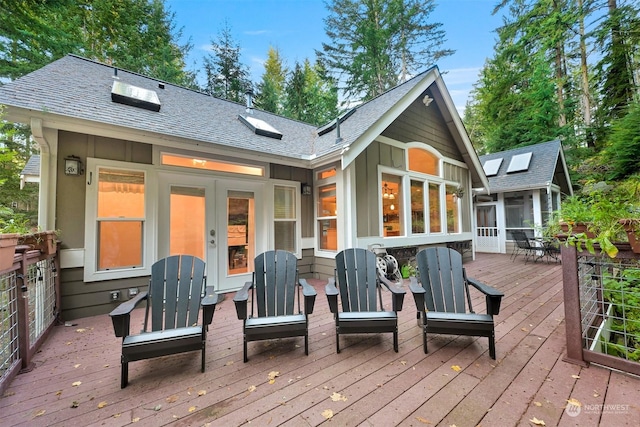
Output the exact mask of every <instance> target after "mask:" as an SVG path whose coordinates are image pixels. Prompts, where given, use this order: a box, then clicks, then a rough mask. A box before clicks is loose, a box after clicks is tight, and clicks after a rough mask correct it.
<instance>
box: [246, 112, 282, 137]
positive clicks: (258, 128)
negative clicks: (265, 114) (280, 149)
mask: <svg viewBox="0 0 640 427" xmlns="http://www.w3.org/2000/svg"><path fill="white" fill-rule="evenodd" d="M238 120H240V121H241V122H242V123H244V124H245V126H246V127H248V128H249V129H251V130H252V131H253V133H255V134H256V135H262V136H268V137H269V138H274V139H282V132H280V131H279V130H277V129H276V128H274V127H273V126H271V125H270V124H269V123H267V122H265V121H264V120H260V119H256V118H255V117H252V116H242V115H240V116H238Z"/></svg>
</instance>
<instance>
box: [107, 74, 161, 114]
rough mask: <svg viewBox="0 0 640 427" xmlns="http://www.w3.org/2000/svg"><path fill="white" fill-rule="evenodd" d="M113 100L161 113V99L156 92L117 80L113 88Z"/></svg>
mask: <svg viewBox="0 0 640 427" xmlns="http://www.w3.org/2000/svg"><path fill="white" fill-rule="evenodd" d="M111 100H112V101H113V102H117V103H119V104H124V105H130V106H132V107H138V108H142V109H145V110H149V111H156V112H157V111H160V99H159V98H158V94H156V93H155V92H154V91H152V90H148V89H143V88H141V87H137V86H133V85H130V84H128V83H124V82H121V81H117V80H116V81H114V82H113V86H112V87H111Z"/></svg>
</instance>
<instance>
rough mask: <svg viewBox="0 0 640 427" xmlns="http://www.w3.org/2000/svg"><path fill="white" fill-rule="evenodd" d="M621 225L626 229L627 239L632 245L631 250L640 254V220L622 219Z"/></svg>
mask: <svg viewBox="0 0 640 427" xmlns="http://www.w3.org/2000/svg"><path fill="white" fill-rule="evenodd" d="M618 222H620V224H622V226H623V227H624V231H626V232H627V239H629V244H630V245H631V250H632V251H633V252H634V253H636V254H640V236H639V235H637V234H636V229H639V230H640V220H638V219H621V220H620V221H618Z"/></svg>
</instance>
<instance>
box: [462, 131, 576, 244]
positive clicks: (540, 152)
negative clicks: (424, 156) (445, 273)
mask: <svg viewBox="0 0 640 427" xmlns="http://www.w3.org/2000/svg"><path fill="white" fill-rule="evenodd" d="M480 162H481V164H482V167H483V169H484V172H485V174H486V176H487V178H488V180H489V188H483V189H479V190H476V191H475V194H474V202H475V204H474V211H475V218H476V237H477V243H476V250H477V251H478V252H496V253H506V252H507V251H510V250H511V249H512V245H513V244H514V241H513V238H512V237H511V232H512V231H514V230H522V231H524V232H525V233H526V234H527V236H529V237H530V238H532V237H536V235H537V234H539V232H540V229H541V228H542V227H543V226H544V225H545V224H546V223H547V220H548V218H549V214H550V213H551V212H553V211H555V210H557V209H558V208H559V206H560V199H561V196H562V195H571V194H573V190H572V187H571V178H570V177H569V171H568V169H567V164H566V162H565V158H564V153H563V149H562V143H561V142H560V140H558V139H556V140H553V141H548V142H543V143H540V144H534V145H528V146H526V147H519V148H514V149H512V150H507V151H501V152H499V153H493V154H487V155H484V156H480Z"/></svg>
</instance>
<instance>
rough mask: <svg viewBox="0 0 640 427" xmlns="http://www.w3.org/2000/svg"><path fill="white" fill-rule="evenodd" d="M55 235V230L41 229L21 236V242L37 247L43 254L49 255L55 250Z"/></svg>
mask: <svg viewBox="0 0 640 427" xmlns="http://www.w3.org/2000/svg"><path fill="white" fill-rule="evenodd" d="M56 239H57V236H56V233H55V231H41V232H39V233H34V234H28V235H24V236H21V238H20V240H21V242H20V243H21V244H23V245H28V246H30V247H32V248H33V249H38V250H39V251H40V252H42V253H43V254H44V255H51V254H54V253H55V252H56V246H57V242H56Z"/></svg>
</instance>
